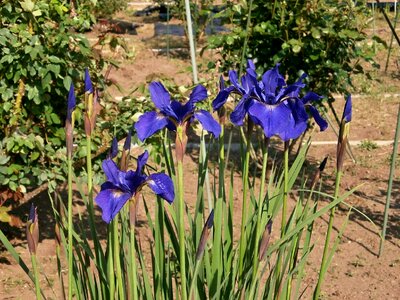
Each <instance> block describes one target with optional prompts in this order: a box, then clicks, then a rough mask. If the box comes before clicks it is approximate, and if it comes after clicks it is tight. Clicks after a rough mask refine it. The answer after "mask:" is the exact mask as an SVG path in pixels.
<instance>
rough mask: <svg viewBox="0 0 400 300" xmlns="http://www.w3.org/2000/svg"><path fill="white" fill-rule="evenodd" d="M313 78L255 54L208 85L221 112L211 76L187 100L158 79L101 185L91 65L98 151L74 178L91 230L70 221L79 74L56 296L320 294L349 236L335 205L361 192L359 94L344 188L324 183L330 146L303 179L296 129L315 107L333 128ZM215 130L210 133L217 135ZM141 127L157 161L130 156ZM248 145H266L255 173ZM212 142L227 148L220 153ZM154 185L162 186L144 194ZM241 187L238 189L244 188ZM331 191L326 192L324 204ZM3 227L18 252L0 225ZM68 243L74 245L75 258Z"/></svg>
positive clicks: (344, 126) (69, 124)
mask: <svg viewBox="0 0 400 300" xmlns="http://www.w3.org/2000/svg"><path fill="white" fill-rule="evenodd" d="M290 75H291V74H290ZM305 77H306V75H305V74H303V75H301V76H300V77H299V78H298V79H297V80H296V81H295V82H294V83H293V84H288V83H287V82H286V80H285V79H284V77H283V75H282V74H281V73H280V71H279V65H276V66H275V67H274V68H272V69H270V70H268V71H266V72H265V73H264V74H263V75H262V76H258V74H257V72H256V67H255V65H254V63H253V62H252V61H248V67H247V70H246V73H245V74H244V75H242V76H241V77H240V79H239V75H238V73H237V71H234V70H232V71H230V72H229V84H227V83H226V82H225V80H224V79H223V78H222V77H221V81H220V90H219V93H218V94H217V95H215V96H214V97H210V98H211V99H212V103H211V106H209V107H212V108H213V110H214V112H216V113H218V116H219V118H218V121H217V120H216V119H214V117H213V112H212V111H208V110H205V109H204V106H203V108H202V109H201V108H200V107H198V106H199V103H200V102H205V101H206V99H207V98H209V96H210V95H208V92H207V90H206V88H205V87H203V86H202V85H197V86H196V87H194V88H193V90H192V92H191V94H190V96H189V99H188V100H187V101H180V100H177V99H171V95H170V94H169V92H168V91H167V90H166V88H165V87H164V86H163V85H162V84H161V83H160V82H153V83H151V84H150V95H151V99H152V101H153V103H154V106H155V109H154V110H151V111H148V112H145V113H144V114H143V115H142V116H141V117H140V118H139V120H138V121H137V122H136V123H135V124H134V126H133V128H132V130H133V132H131V131H129V133H128V135H127V137H126V140H125V142H124V145H123V147H119V145H118V143H117V142H116V141H115V142H113V143H112V146H111V149H110V151H109V154H108V156H107V158H106V159H105V160H104V161H103V164H102V168H103V171H104V173H105V175H106V180H105V182H104V183H103V184H102V185H101V188H100V191H99V192H98V193H97V195H96V196H95V189H94V187H93V174H92V165H91V161H92V156H91V155H92V154H91V140H92V138H93V135H94V133H95V131H94V128H95V126H96V116H97V114H98V112H99V103H98V95H97V94H96V90H95V89H94V88H93V85H92V83H91V81H90V77H89V73H88V72H87V71H86V74H85V94H84V103H85V111H84V114H83V117H84V120H85V121H84V125H85V133H86V145H87V149H88V151H87V152H86V155H87V160H86V162H87V165H86V169H87V170H86V171H87V178H86V181H85V182H80V179H79V178H76V179H75V181H76V184H77V185H79V186H80V185H82V184H85V185H86V188H85V189H81V196H82V199H83V200H84V203H85V205H86V208H87V214H88V224H89V228H86V227H87V223H86V222H84V221H83V220H82V218H81V216H80V218H79V220H76V221H73V203H74V198H73V193H72V183H73V179H74V178H73V174H74V170H73V168H72V160H73V152H74V151H75V150H74V148H73V139H74V135H73V132H74V124H75V117H76V116H75V113H74V110H75V105H76V103H75V101H76V99H75V93H74V89H73V85H71V88H70V94H69V96H68V113H67V120H66V127H65V134H66V139H67V143H66V144H67V161H68V170H69V172H68V203H67V206H66V207H65V206H64V203H63V202H62V201H61V199H52V204H53V208H54V214H55V218H56V227H55V233H56V239H57V245H56V250H57V264H58V272H59V278H60V281H61V284H60V287H61V289H60V291H59V294H60V295H62V297H65V298H67V297H68V299H72V298H76V299H89V298H90V299H178V298H179V299H193V298H194V299H206V298H209V299H277V298H279V299H282V298H286V299H290V298H292V297H294V298H295V299H297V298H298V297H300V295H302V294H303V293H304V292H307V293H308V294H311V293H312V291H311V290H312V289H314V288H315V289H314V298H315V299H318V297H319V295H320V292H321V284H322V282H323V279H324V275H325V274H326V271H327V269H328V267H329V264H330V263H331V261H332V257H333V253H334V252H335V250H336V247H337V245H338V241H339V240H340V237H341V234H342V231H340V232H339V234H338V236H337V237H335V238H334V242H333V243H332V240H331V235H332V226H333V225H332V224H333V220H334V217H335V207H336V206H337V205H338V204H339V203H341V202H343V201H344V199H345V198H346V197H347V196H348V195H349V194H350V193H351V192H348V193H346V194H343V195H342V194H341V193H340V179H341V175H342V170H343V168H342V166H343V158H344V153H345V151H344V150H345V147H346V144H347V139H348V134H349V126H350V120H351V98H350V96H349V97H348V98H347V101H346V108H345V112H344V114H343V118H342V123H341V131H340V137H339V141H338V150H337V156H338V157H337V164H336V169H337V176H336V183H335V187H336V188H335V194H334V196H330V195H329V194H326V193H324V192H323V191H319V190H318V187H319V181H320V179H321V178H322V176H321V174H322V172H323V169H324V167H325V164H326V163H327V159H326V158H325V159H323V161H322V163H321V165H320V166H319V168H317V169H316V171H315V173H314V174H310V175H309V176H307V178H304V177H303V178H301V179H300V183H295V182H296V180H298V179H299V176H300V173H301V172H302V170H303V165H304V162H305V160H306V154H307V151H308V149H309V147H310V141H307V142H306V143H304V145H302V147H301V149H300V150H299V152H298V153H297V155H296V156H294V157H291V154H290V153H289V141H290V140H291V139H295V138H297V137H299V136H300V135H301V134H302V133H303V132H304V131H305V130H306V129H307V126H308V122H309V119H310V116H311V117H312V118H313V119H314V120H315V122H316V123H317V125H318V127H319V128H320V130H321V131H324V130H325V129H326V128H327V123H326V122H325V120H324V119H323V118H322V117H321V116H320V114H319V112H318V110H317V109H316V108H315V107H314V106H313V104H315V103H318V101H320V100H321V97H320V96H319V95H318V94H317V93H315V92H312V91H305V88H306V84H305V83H304V79H305ZM231 101H233V102H234V109H233V111H232V112H230V111H229V108H228V107H227V105H226V104H227V103H228V102H231ZM228 115H229V119H230V121H231V123H232V124H233V125H234V126H235V127H234V128H232V130H239V131H241V132H242V134H241V136H242V141H241V149H242V150H241V152H240V155H239V159H238V160H239V166H240V167H239V168H240V174H241V176H242V182H241V186H240V187H239V186H237V185H239V184H237V183H235V184H234V170H233V169H230V168H228V165H229V161H228V159H227V157H226V153H227V151H229V150H230V149H229V145H228V146H226V145H225V139H224V138H225V132H226V128H227V127H228V124H227V120H228V118H227V117H228ZM194 122H199V123H200V124H201V126H202V127H203V133H202V135H201V137H200V158H199V161H198V168H197V172H198V173H197V175H198V177H197V187H195V188H193V187H192V186H188V185H187V184H186V181H185V176H186V175H185V174H187V173H186V172H187V170H186V169H185V163H184V162H185V157H186V155H187V149H186V148H187V141H188V134H189V132H190V130H189V129H190V126H193V123H194ZM229 127H230V125H229ZM255 128H260V129H261V130H262V132H263V135H264V138H263V140H262V141H261V142H260V143H259V144H257V145H256V144H254V145H252V144H253V143H254V142H253V141H254V139H252V135H253V134H254V133H255ZM207 132H208V133H211V135H210V137H209V138H207ZM131 135H134V136H137V137H138V138H139V140H141V141H142V142H146V140H147V139H149V138H150V137H151V136H153V135H160V136H161V141H162V145H161V154H162V155H161V157H162V158H161V160H160V163H159V165H157V166H155V165H152V163H151V162H150V163H148V158H149V153H148V152H147V151H145V152H144V153H143V154H141V155H140V156H138V157H137V158H136V157H132V155H131V146H132V142H131V141H132V136H131ZM206 140H207V143H206ZM273 142H274V143H275V144H276V142H277V143H280V142H282V143H283V152H282V155H278V156H280V157H282V159H276V156H275V158H274V159H272V160H271V159H269V157H270V153H271V150H272V146H273V145H274V143H273ZM144 145H145V144H143V146H144ZM251 147H258V148H260V149H262V151H261V152H262V169H261V171H260V172H257V170H255V171H254V172H252V171H251V170H252V169H253V168H251V165H252V164H251V161H250V149H251ZM214 148H217V151H215V152H214V151H213V150H212V149H214ZM211 152H214V153H217V155H216V156H217V158H216V160H217V161H216V164H217V166H218V171H216V172H212V173H211V172H210V171H209V170H210V166H211V164H210V163H211V162H210V159H211V158H210V157H211V156H212V155H211ZM119 153H120V154H119ZM214 156H215V155H214ZM132 165H136V168H132ZM258 171H259V170H258ZM145 186H148V187H150V190H151V191H152V192H153V193H152V194H149V193H147V192H146V188H145ZM185 190H186V191H188V192H189V193H185ZM238 191H240V193H239V195H238V198H239V199H236V197H235V195H236V194H237V192H238ZM188 195H190V196H188ZM289 195H291V197H290V198H289ZM188 197H191V199H189V198H188ZM291 198H294V199H293V200H294V201H293V205H289V200H290V199H291ZM321 198H323V199H325V200H326V201H325V202H323V203H322V202H319V201H318V199H321ZM162 199H164V200H166V201H162ZM193 199H195V201H193ZM193 202H195V204H194V206H192V204H193ZM96 204H97V206H98V207H99V208H100V210H101V213H102V219H103V220H104V221H105V222H104V226H106V227H107V233H106V237H105V242H106V243H105V244H104V243H103V240H102V237H101V236H100V235H99V226H98V223H97V221H99V220H98V216H97V215H96ZM237 207H240V209H241V217H239V216H238V215H237V214H236V210H237ZM142 209H144V212H145V214H146V217H147V224H148V228H149V232H150V236H149V237H148V243H149V244H148V245H147V240H145V239H144V238H143V236H141V235H139V234H138V230H137V228H136V226H137V214H138V210H142ZM328 212H330V218H329V225H328V229H327V234H326V242H325V247H324V253H323V255H322V259H321V264H320V272H319V276H318V278H317V285H316V287H310V286H306V285H305V284H303V279H304V276H305V273H306V267H307V264H306V262H307V259H308V256H309V255H310V253H311V251H312V250H313V247H314V245H313V240H312V235H313V224H314V222H315V220H316V219H318V218H320V217H321V216H322V215H324V214H325V213H328ZM38 221H40V216H38V215H37V214H36V215H35V217H34V218H32V220H31V219H30V223H29V226H30V227H29V233H30V234H32V232H34V231H33V229H35V228H36V229H38V225H37V224H38ZM32 224H35V226H34V227H32V226H33V225H32ZM239 230H240V231H239ZM0 233H1V232H0ZM35 234H36V231H35ZM0 237H1V240H2V241H3V242H4V244H5V245H6V246H7V248H8V250H9V251H10V252H11V253H12V254H13V255H14V257H15V258H16V259H19V260H20V257H19V256H18V254H17V253H16V252H15V250H14V249H13V248H12V246H11V244H9V242H8V241H7V240H6V238H5V236H4V235H3V234H2V233H1V235H0ZM31 239H32V237H31ZM37 248H40V243H39V244H38V243H37V242H36V244H35V251H36V249H37ZM145 249H147V250H145ZM61 250H64V252H65V253H66V256H67V260H66V262H65V263H64V262H63V260H62V259H61V256H62V255H61V253H62V251H61ZM34 254H35V253H33V254H32V255H34ZM20 261H21V260H20ZM32 263H33V264H34V267H33V268H34V272H33V273H31V272H29V269H28V268H27V267H26V265H25V264H24V263H23V262H22V261H21V266H23V268H24V270H25V271H26V272H27V273H28V274H29V276H31V278H32V280H33V281H34V282H35V289H36V295H37V297H38V298H41V297H42V295H43V294H44V293H43V286H41V285H40V282H39V280H37V278H38V276H39V275H38V272H37V271H35V270H37V267H36V257H35V256H34V257H33V258H32ZM64 264H66V267H67V270H68V279H67V281H66V279H65V278H64V276H63V274H62V270H63V269H64ZM64 287H67V289H64Z"/></svg>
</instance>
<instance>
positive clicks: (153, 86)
mask: <svg viewBox="0 0 400 300" xmlns="http://www.w3.org/2000/svg"><path fill="white" fill-rule="evenodd" d="M149 90H150V96H151V100H152V101H153V102H154V105H155V106H156V107H157V108H158V109H160V110H163V109H165V108H166V107H168V106H169V105H170V102H171V97H170V95H169V93H168V91H167V90H166V89H165V87H164V86H163V85H162V83H161V82H152V83H150V86H149Z"/></svg>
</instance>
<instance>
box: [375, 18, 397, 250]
mask: <svg viewBox="0 0 400 300" xmlns="http://www.w3.org/2000/svg"><path fill="white" fill-rule="evenodd" d="M397 12H398V11H397ZM396 17H397V14H396ZM399 136H400V105H399V111H398V113H397V126H396V132H395V134H394V144H393V152H392V159H391V163H390V171H389V181H388V188H387V193H386V204H385V211H384V216H383V227H382V238H381V242H380V245H379V256H381V254H382V253H383V244H384V242H385V236H386V227H387V222H388V214H389V207H390V197H391V195H392V185H393V177H394V174H395V170H396V157H397V146H398V143H399Z"/></svg>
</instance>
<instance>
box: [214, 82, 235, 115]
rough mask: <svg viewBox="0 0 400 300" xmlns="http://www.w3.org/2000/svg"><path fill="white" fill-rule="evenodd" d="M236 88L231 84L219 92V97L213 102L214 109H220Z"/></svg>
mask: <svg viewBox="0 0 400 300" xmlns="http://www.w3.org/2000/svg"><path fill="white" fill-rule="evenodd" d="M234 89H235V88H234V87H233V86H229V87H227V88H226V89H223V90H221V91H220V92H219V93H218V95H217V97H216V98H215V99H214V101H213V102H212V107H213V109H214V110H218V109H220V108H221V107H222V106H223V105H224V104H225V102H226V101H227V100H228V97H229V95H230V93H232V91H233V90H234Z"/></svg>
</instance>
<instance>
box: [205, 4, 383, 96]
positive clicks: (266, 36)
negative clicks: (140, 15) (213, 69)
mask: <svg viewBox="0 0 400 300" xmlns="http://www.w3.org/2000/svg"><path fill="white" fill-rule="evenodd" d="M250 3H252V5H251V4H250ZM357 3H358V4H357V6H356V5H355V3H354V2H353V1H339V2H338V1H329V0H323V1H304V0H303V1H294V0H287V1H263V0H253V1H251V0H250V1H240V2H239V3H238V4H235V3H233V2H228V8H227V10H226V11H225V14H226V17H228V18H230V19H231V21H232V23H233V24H234V26H233V29H232V31H231V32H230V33H229V34H227V35H217V36H213V37H211V38H210V40H209V42H210V46H209V47H212V48H220V51H221V55H222V58H223V61H224V64H223V66H224V67H225V68H226V69H229V68H238V67H239V64H240V62H242V64H244V63H245V62H244V59H243V58H253V59H255V60H256V61H257V66H258V67H259V68H260V69H259V70H258V71H259V73H262V72H264V71H265V70H267V69H268V68H271V67H273V66H274V65H275V64H276V63H278V62H279V63H281V67H280V70H281V72H282V73H284V74H285V73H286V74H296V72H300V71H304V72H306V73H307V74H308V75H309V81H310V82H309V83H308V85H309V86H310V88H311V89H312V90H315V91H318V92H319V93H320V94H324V95H327V96H331V95H332V93H348V91H349V88H350V87H351V86H352V82H351V75H352V74H354V73H360V72H361V73H363V72H365V69H364V68H363V62H364V63H365V61H367V62H370V63H372V64H373V65H374V66H376V64H375V63H374V61H373V56H374V51H373V47H372V46H368V45H367V43H366V38H367V37H366V35H365V33H363V30H364V29H365V28H366V27H367V24H368V23H369V21H370V19H369V15H370V12H369V10H368V9H367V6H366V4H365V3H363V2H357ZM250 5H251V12H250V14H251V19H250V21H251V22H250V27H249V28H248V30H247V22H248V16H249V7H250ZM245 39H247V42H248V44H247V47H246V49H245V52H244V53H243V44H244V43H245ZM364 65H365V64H364Z"/></svg>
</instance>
